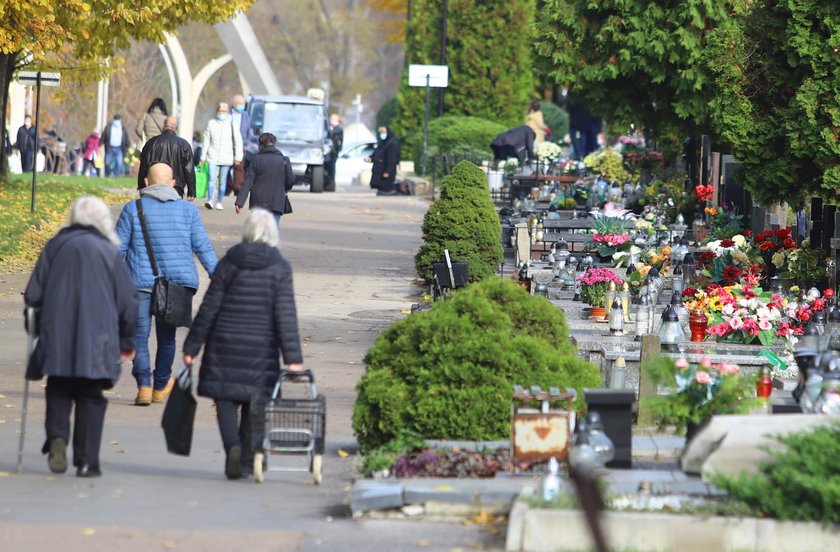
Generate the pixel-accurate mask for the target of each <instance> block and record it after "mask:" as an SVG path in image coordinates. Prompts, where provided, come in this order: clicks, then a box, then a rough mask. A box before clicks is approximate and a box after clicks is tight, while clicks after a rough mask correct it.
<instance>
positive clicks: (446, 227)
mask: <svg viewBox="0 0 840 552" xmlns="http://www.w3.org/2000/svg"><path fill="white" fill-rule="evenodd" d="M423 239H424V241H425V243H424V244H423V245H422V246H421V247H420V250H419V251H418V252H417V255H415V257H414V261H415V267H416V269H417V274H418V275H419V276H420V277H421V278H423V279H424V280H426V281H428V282H431V281H432V279H433V270H432V263H436V262H440V261H441V260H442V259H443V257H444V250H445V249H448V250H449V256H450V258H452V259H453V260H458V261H466V262H467V263H468V265H469V276H470V281H473V282H474V281H477V280H481V279H483V278H486V277H488V276H493V275H495V274H496V268H497V267H498V266H499V264H501V262H502V256H503V254H504V253H503V251H502V244H501V241H502V226H501V223H500V222H499V216H498V214H497V213H496V208H495V206H494V205H493V201H492V200H491V199H490V191H489V190H488V188H487V177H486V176H485V174H484V172H483V171H482V170H481V169H479V168H478V167H476V166H475V165H474V164H473V163H470V162H469V161H461V162H460V163H458V164H457V165H456V166H455V168H454V169H453V170H452V174H450V175H449V176H447V177H445V178H444V179H443V181H442V182H441V192H440V198H439V199H438V200H437V201H435V202H434V203H433V204H432V205H431V206H430V207H429V210H428V211H427V212H426V216H425V217H424V219H423Z"/></svg>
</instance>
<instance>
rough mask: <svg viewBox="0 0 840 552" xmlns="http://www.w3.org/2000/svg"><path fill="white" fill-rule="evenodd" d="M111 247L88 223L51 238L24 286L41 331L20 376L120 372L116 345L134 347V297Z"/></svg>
mask: <svg viewBox="0 0 840 552" xmlns="http://www.w3.org/2000/svg"><path fill="white" fill-rule="evenodd" d="M135 293H136V292H135V290H134V286H133V285H132V282H131V276H130V275H129V273H128V271H127V270H126V268H125V264H124V263H123V261H122V257H121V256H120V254H119V252H118V251H117V248H116V247H114V245H113V244H112V243H111V242H109V241H108V240H107V238H105V237H104V236H103V235H102V234H100V233H99V232H98V231H97V230H95V229H94V228H92V227H90V226H78V225H73V226H69V227H67V228H64V229H63V230H61V231H60V232H59V233H58V234H56V236H55V237H54V238H52V239H51V240H50V241H49V242H47V245H45V246H44V250H43V251H42V252H41V255H40V257H38V262H37V263H36V264H35V269H34V270H33V272H32V277H31V278H30V279H29V283H28V284H27V286H26V292H25V293H24V301H25V302H26V305H27V306H30V307H36V308H40V309H41V334H40V338H39V339H38V345H37V347H36V348H35V352H34V353H33V354H32V356H31V357H30V359H29V365H28V367H27V372H26V377H27V378H28V379H40V378H41V377H42V376H61V377H72V378H86V379H95V380H107V381H108V382H109V384H110V385H109V386H113V385H114V383H116V381H117V379H119V377H120V366H119V361H120V349H125V350H130V349H134V340H135V335H134V334H135V324H136V323H137V300H136V298H135Z"/></svg>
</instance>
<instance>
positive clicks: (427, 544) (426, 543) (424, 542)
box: [417, 539, 432, 546]
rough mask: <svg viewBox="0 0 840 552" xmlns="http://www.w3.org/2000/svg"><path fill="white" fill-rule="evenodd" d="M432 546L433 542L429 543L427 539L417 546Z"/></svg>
mask: <svg viewBox="0 0 840 552" xmlns="http://www.w3.org/2000/svg"><path fill="white" fill-rule="evenodd" d="M430 544H432V543H431V542H429V541H427V540H426V539H422V540H419V541H417V546H429V545H430Z"/></svg>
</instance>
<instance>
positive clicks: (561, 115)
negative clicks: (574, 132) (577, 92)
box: [540, 100, 569, 142]
mask: <svg viewBox="0 0 840 552" xmlns="http://www.w3.org/2000/svg"><path fill="white" fill-rule="evenodd" d="M540 111H542V114H543V122H544V123H545V124H546V125H548V128H550V129H551V141H552V142H559V141H561V140H563V137H564V136H565V135H566V134H568V132H569V114H568V113H566V110H565V109H563V108H561V107H560V106H559V105H557V104H556V103H554V102H549V101H545V100H544V101H541V102H540Z"/></svg>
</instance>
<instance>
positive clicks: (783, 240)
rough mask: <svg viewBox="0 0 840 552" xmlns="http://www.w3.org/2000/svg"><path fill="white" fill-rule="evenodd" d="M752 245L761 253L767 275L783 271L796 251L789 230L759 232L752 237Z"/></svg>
mask: <svg viewBox="0 0 840 552" xmlns="http://www.w3.org/2000/svg"><path fill="white" fill-rule="evenodd" d="M753 244H754V246H755V247H757V248H758V250H759V251H761V255H762V257H763V258H764V264H765V266H766V268H767V270H768V273H776V272H777V271H785V270H786V269H787V268H788V264H789V263H790V261H791V254H792V253H793V252H794V251H796V250H797V249H798V247H797V245H796V242H795V241H794V239H793V237H792V236H791V233H790V228H779V229H778V230H768V231H766V232H760V233H758V234H756V235H755V236H753ZM771 264H772V266H770V265H771Z"/></svg>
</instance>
